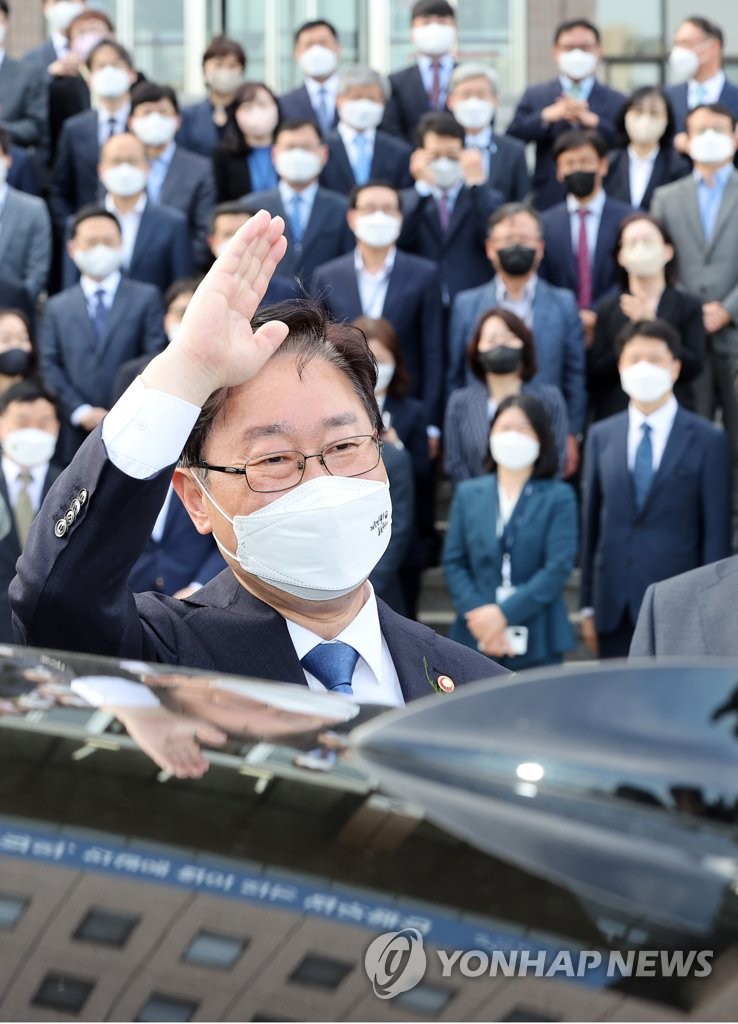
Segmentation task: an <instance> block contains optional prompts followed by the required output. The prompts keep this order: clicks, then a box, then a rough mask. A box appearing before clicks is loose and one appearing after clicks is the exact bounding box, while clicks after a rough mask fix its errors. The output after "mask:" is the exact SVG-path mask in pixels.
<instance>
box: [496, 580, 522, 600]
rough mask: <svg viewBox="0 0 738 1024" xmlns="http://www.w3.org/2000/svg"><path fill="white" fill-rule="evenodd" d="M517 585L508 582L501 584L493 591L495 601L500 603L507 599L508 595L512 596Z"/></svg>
mask: <svg viewBox="0 0 738 1024" xmlns="http://www.w3.org/2000/svg"><path fill="white" fill-rule="evenodd" d="M517 589H518V588H517V587H513V586H510V585H509V584H507V585H506V584H504V583H503V584H501V585H500V586H499V587H498V588H497V590H496V591H495V602H496V603H497V604H502V602H503V601H507V599H508V598H509V597H512V596H513V594H514V593H515V591H516V590H517Z"/></svg>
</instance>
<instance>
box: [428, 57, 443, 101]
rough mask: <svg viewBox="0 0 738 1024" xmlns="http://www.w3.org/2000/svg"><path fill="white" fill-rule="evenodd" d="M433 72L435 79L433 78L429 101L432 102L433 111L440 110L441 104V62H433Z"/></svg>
mask: <svg viewBox="0 0 738 1024" xmlns="http://www.w3.org/2000/svg"><path fill="white" fill-rule="evenodd" d="M431 70H432V71H433V77H432V78H431V87H430V92H429V93H428V101H429V102H430V108H431V110H438V104H439V103H440V102H441V62H440V60H432V61H431Z"/></svg>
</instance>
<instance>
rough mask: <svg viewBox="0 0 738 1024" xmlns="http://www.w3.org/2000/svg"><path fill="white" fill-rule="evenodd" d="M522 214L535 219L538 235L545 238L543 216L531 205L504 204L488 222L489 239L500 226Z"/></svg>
mask: <svg viewBox="0 0 738 1024" xmlns="http://www.w3.org/2000/svg"><path fill="white" fill-rule="evenodd" d="M521 213H524V214H526V215H527V216H528V217H532V218H533V220H534V221H535V222H536V225H537V227H538V234H539V235H540V236H541V238H543V221H542V220H541V215H540V213H539V212H538V210H534V209H533V207H532V206H531V205H530V204H529V203H503V205H502V206H500V207H498V209H496V210H495V212H494V213H493V214H491V215H490V218H489V220H488V221H487V237H488V238H489V236H490V235H491V234H492V232H493V231H494V229H495V228H496V227H497V225H498V224H502V222H503V221H505V220H510V218H511V217H517V216H518V215H519V214H521Z"/></svg>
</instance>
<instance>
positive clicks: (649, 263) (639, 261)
mask: <svg viewBox="0 0 738 1024" xmlns="http://www.w3.org/2000/svg"><path fill="white" fill-rule="evenodd" d="M620 262H621V263H622V265H623V266H624V267H625V269H626V270H627V271H628V273H629V274H633V275H634V276H635V277H653V275H654V274H658V272H659V271H660V270H661V268H662V267H664V266H665V265H666V262H667V260H666V250H665V248H664V245H663V243H661V242H636V243H635V244H634V245H630V246H628V248H627V249H625V248H624V249H622V250H621V252H620Z"/></svg>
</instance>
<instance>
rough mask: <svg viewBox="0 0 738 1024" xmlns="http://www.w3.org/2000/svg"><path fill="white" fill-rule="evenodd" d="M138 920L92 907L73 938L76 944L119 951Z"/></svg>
mask: <svg viewBox="0 0 738 1024" xmlns="http://www.w3.org/2000/svg"><path fill="white" fill-rule="evenodd" d="M139 920H140V918H138V917H133V916H131V915H130V914H115V913H113V912H112V911H109V910H100V909H99V908H96V907H93V908H92V910H90V911H89V913H88V914H87V915H86V916H85V917H84V918H83V919H82V921H81V922H80V924H79V925H78V926H77V930H76V932H75V933H74V936H73V938H75V939H77V941H78V942H95V943H98V944H99V945H101V946H115V947H116V948H118V949H121V948H122V947H123V946H125V944H126V942H128V939H129V937H130V935H131V932H132V931H133V929H134V928H135V927H136V925H137V924H138V922H139Z"/></svg>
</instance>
